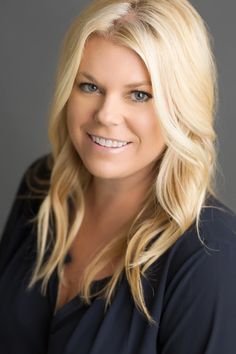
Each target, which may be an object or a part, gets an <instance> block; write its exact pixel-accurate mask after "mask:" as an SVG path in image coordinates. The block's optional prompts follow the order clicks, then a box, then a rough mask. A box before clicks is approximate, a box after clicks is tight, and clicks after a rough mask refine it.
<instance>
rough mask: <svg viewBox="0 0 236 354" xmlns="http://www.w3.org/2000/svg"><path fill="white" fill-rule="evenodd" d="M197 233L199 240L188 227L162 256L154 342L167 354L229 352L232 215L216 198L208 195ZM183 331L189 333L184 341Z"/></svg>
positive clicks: (234, 262) (234, 293)
mask: <svg viewBox="0 0 236 354" xmlns="http://www.w3.org/2000/svg"><path fill="white" fill-rule="evenodd" d="M199 234H200V237H201V240H200V239H199V235H198V233H197V229H196V226H195V224H194V225H192V226H191V227H190V228H189V229H188V230H187V231H186V232H185V233H184V234H183V235H182V236H181V237H180V238H179V239H178V240H177V241H176V243H175V244H174V245H173V246H172V247H171V248H170V249H169V250H168V252H167V253H166V258H165V260H166V262H165V265H164V271H163V273H164V274H163V278H162V281H163V288H164V293H163V298H162V301H163V307H162V320H161V328H160V342H159V343H158V344H159V345H160V347H162V348H167V347H168V348H169V351H168V350H167V352H168V353H169V352H170V353H172V352H175V353H182V352H183V348H186V352H191V348H195V351H194V353H200V352H203V349H202V348H206V347H207V348H208V346H209V348H208V349H209V353H222V352H224V349H225V350H226V352H227V353H232V352H233V351H232V350H231V349H232V348H233V347H235V341H234V337H235V335H234V327H235V326H234V322H235V318H236V317H235V316H236V306H235V298H236V286H235V279H236V214H235V213H234V211H233V210H231V209H230V208H229V207H228V206H227V205H226V204H224V203H223V202H222V201H220V200H219V199H217V198H215V197H213V196H211V197H209V198H208V200H207V202H206V203H205V206H204V207H203V208H202V212H201V217H200V225H199ZM199 323H201V326H199ZM176 328H178V329H179V332H177V331H176ZM179 333H181V335H179ZM184 333H188V334H189V340H186V338H185V336H184ZM190 339H191V340H190ZM170 343H171V344H170ZM226 348H227V349H226ZM230 348H231V349H230ZM164 351H165V350H164Z"/></svg>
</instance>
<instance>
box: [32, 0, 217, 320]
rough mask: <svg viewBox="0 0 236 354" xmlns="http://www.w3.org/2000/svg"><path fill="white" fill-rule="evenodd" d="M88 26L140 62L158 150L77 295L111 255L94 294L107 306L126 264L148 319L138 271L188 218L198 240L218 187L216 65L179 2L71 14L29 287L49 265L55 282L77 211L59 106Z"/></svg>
mask: <svg viewBox="0 0 236 354" xmlns="http://www.w3.org/2000/svg"><path fill="white" fill-rule="evenodd" d="M94 34H97V35H100V36H103V37H104V38H106V39H109V40H111V41H114V42H116V43H118V44H120V45H124V46H126V47H128V48H131V49H132V50H133V51H135V52H136V53H137V54H138V55H139V56H140V57H141V59H142V60H143V62H144V63H145V65H146V67H147V69H148V72H149V74H150V77H151V82H152V89H153V100H154V106H155V110H156V113H157V117H158V118H157V119H159V123H160V127H161V129H162V133H163V136H164V139H165V142H166V148H165V149H164V150H163V152H162V153H161V154H160V156H159V159H158V162H157V165H156V175H155V179H154V181H153V184H152V185H150V190H149V192H148V193H147V195H146V196H145V201H144V203H143V205H142V208H141V210H139V212H138V214H137V215H136V216H135V218H134V219H132V220H130V223H129V224H128V225H127V227H126V228H125V230H123V232H122V233H121V234H120V235H118V236H117V237H114V238H113V239H112V240H111V241H110V243H109V244H108V245H107V246H106V247H104V248H101V249H100V251H99V252H98V253H97V255H96V257H95V258H94V259H93V260H92V261H91V263H90V264H89V265H88V266H87V268H86V269H85V271H84V274H83V281H82V287H81V298H83V299H84V301H85V302H86V303H88V304H89V303H90V301H91V296H92V293H91V284H92V282H93V280H94V279H95V277H96V274H98V272H99V271H101V270H102V269H103V268H104V267H105V266H106V265H108V264H109V263H110V262H111V260H112V259H114V257H117V258H118V259H120V261H119V263H118V266H117V267H116V270H115V272H114V274H113V275H112V277H111V278H110V279H109V282H107V283H106V284H105V286H104V287H103V288H102V289H101V290H100V291H99V292H98V294H100V295H101V296H102V297H103V298H104V299H105V300H106V308H107V306H108V305H109V304H110V303H111V300H112V297H113V295H114V292H115V289H116V286H117V284H118V282H119V279H120V277H121V275H122V274H123V272H125V275H126V277H127V280H128V282H129V285H130V289H131V293H132V296H133V299H134V302H135V305H136V306H137V308H138V309H139V310H140V311H141V313H142V314H143V315H144V317H146V318H147V320H148V321H149V322H150V323H155V321H154V319H153V318H152V317H151V316H150V313H149V311H148V308H147V306H146V304H145V301H144V293H143V288H142V277H143V276H144V277H146V274H147V273H146V271H147V270H148V268H149V267H150V266H151V265H152V264H153V263H154V262H158V259H159V258H160V257H161V255H162V254H164V253H165V252H166V251H167V250H168V249H169V248H170V247H171V246H172V245H173V244H174V243H175V242H176V240H178V239H179V238H180V237H181V235H182V234H183V233H184V232H185V231H186V230H187V229H188V228H189V227H190V226H191V225H193V223H195V224H196V230H197V234H198V237H199V240H200V242H201V243H202V244H203V245H204V243H203V240H202V239H201V235H200V232H199V230H200V213H201V209H202V208H203V207H204V203H205V201H206V199H207V196H208V195H210V194H211V195H213V196H215V197H216V193H217V192H216V178H215V175H216V169H217V159H216V156H217V148H218V147H217V143H218V142H217V136H216V133H215V130H214V121H215V115H216V107H217V98H218V89H217V70H216V64H215V60H214V56H213V51H212V39H211V35H210V31H209V30H208V29H207V26H206V25H205V24H204V21H203V19H202V18H201V17H200V15H199V13H198V12H197V11H196V10H195V8H194V7H193V6H192V5H191V4H190V3H189V2H188V1H187V0H95V1H93V2H92V3H91V4H90V5H89V6H87V7H86V8H85V9H84V10H83V11H82V12H81V14H80V15H79V16H78V17H77V18H76V19H75V20H74V21H73V22H72V24H71V26H70V28H69V30H68V32H67V33H66V35H65V38H64V41H63V45H62V48H61V56H60V60H59V64H58V70H57V78H56V84H55V86H56V87H55V94H54V96H53V100H52V105H51V110H50V119H49V139H50V142H51V145H52V153H51V155H52V164H51V165H52V166H51V174H50V184H49V188H48V192H47V193H46V195H44V197H43V200H42V203H41V205H40V208H39V211H38V213H37V215H36V217H35V220H37V258H36V262H35V267H34V270H33V273H32V277H31V281H30V284H29V288H31V287H32V286H33V285H34V284H35V283H36V282H37V281H38V280H40V279H41V280H42V292H43V293H45V291H46V287H47V284H48V281H49V279H50V277H51V275H52V273H53V271H54V270H55V269H56V270H57V273H58V276H59V279H60V281H62V282H63V264H64V261H65V258H66V255H67V254H68V252H69V250H70V247H71V245H72V243H73V240H74V239H75V237H76V235H77V233H78V230H79V228H80V226H81V223H82V220H83V217H84V212H85V202H84V193H85V190H86V188H87V187H88V185H89V181H90V180H91V175H90V174H89V172H88V171H87V170H86V168H85V166H84V165H83V163H82V161H81V159H80V156H79V155H78V153H77V152H76V150H75V148H74V146H73V145H72V142H71V141H70V138H69V134H68V130H67V124H66V105H67V101H68V98H69V96H70V94H71V91H72V87H73V84H74V80H75V77H76V74H77V71H78V68H79V65H80V62H81V57H82V54H83V49H84V47H85V44H86V41H87V40H88V38H90V37H91V36H92V35H94ZM72 210H73V214H72V213H71V211H72ZM72 215H73V216H72ZM49 244H50V245H52V247H51V252H50V254H49V257H48V258H47V260H46V261H45V258H44V257H45V254H46V252H47V249H48V245H49Z"/></svg>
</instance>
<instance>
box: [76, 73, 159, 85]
mask: <svg viewBox="0 0 236 354" xmlns="http://www.w3.org/2000/svg"><path fill="white" fill-rule="evenodd" d="M78 75H83V76H85V77H86V78H87V79H89V80H91V81H94V82H95V83H96V84H97V85H98V86H101V85H99V83H98V81H97V80H96V79H95V78H94V77H93V76H92V75H90V74H89V73H87V72H85V71H84V72H78ZM144 85H145V86H152V84H151V81H140V82H133V83H132V84H127V85H125V87H137V86H144Z"/></svg>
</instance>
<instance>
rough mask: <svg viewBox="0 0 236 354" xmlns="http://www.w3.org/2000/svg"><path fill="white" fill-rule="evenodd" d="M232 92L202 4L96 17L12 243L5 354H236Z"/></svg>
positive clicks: (119, 9)
mask: <svg viewBox="0 0 236 354" xmlns="http://www.w3.org/2000/svg"><path fill="white" fill-rule="evenodd" d="M216 97H217V80H216V68H215V64H214V59H213V54H212V51H211V46H210V40H209V35H208V33H207V30H206V28H205V26H204V23H203V20H202V19H201V17H200V16H199V14H198V13H197V12H196V10H195V9H194V8H193V7H192V6H191V5H190V4H189V3H188V2H187V1H186V0H168V1H167V0H155V1H154V0H146V1H142V0H140V1H139V0H136V1H132V0H127V1H124V0H119V1H116V0H99V1H94V2H93V3H92V4H90V5H89V6H88V7H87V8H86V9H84V11H83V12H82V13H81V14H80V16H79V17H78V18H77V19H76V20H75V21H74V23H73V24H72V26H71V28H70V29H69V31H68V33H67V35H66V37H65V41H64V46H63V48H62V55H61V59H60V63H59V68H58V76H57V82H56V89H55V96H54V100H53V104H52V109H51V115H50V122H49V137H50V141H51V144H52V152H51V153H50V154H48V155H47V156H43V157H41V158H39V159H38V160H37V161H35V162H33V163H32V165H31V166H30V167H29V168H28V169H27V171H26V173H25V175H24V177H23V179H22V182H21V184H20V186H19V190H18V192H17V196H16V200H15V202H14V205H13V208H12V210H11V213H10V215H9V219H8V222H7V224H6V227H5V230H4V234H3V240H2V242H1V250H0V271H1V276H0V289H1V321H2V329H1V331H0V349H1V352H2V353H14V354H15V353H16V352H18V353H22V354H31V353H34V354H37V353H40V354H45V353H49V354H54V353H56V354H60V353H64V354H67V353H68V354H69V353H70V354H75V353H80V354H88V353H93V354H100V353H103V354H104V353H109V354H110V353H113V354H121V353H122V354H125V353H127V354H137V353H138V354H147V353H148V354H154V353H159V354H164V353H165V354H173V353H174V354H185V353H186V354H189V353H191V354H202V353H207V354H218V353H219V354H222V353H224V354H226V353H227V354H233V353H235V352H236V343H235V340H234V332H235V318H236V305H235V298H236V286H235V284H234V280H235V276H236V267H235V266H236V233H235V231H236V215H235V214H234V213H233V211H232V210H230V209H229V208H228V207H227V206H226V205H224V204H223V203H222V202H221V201H220V200H219V199H218V198H217V194H216V188H215V183H214V181H215V170H216V147H215V145H216V144H215V143H216V133H215V131H214V115H215V111H216Z"/></svg>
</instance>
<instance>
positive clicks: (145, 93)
mask: <svg viewBox="0 0 236 354" xmlns="http://www.w3.org/2000/svg"><path fill="white" fill-rule="evenodd" d="M85 85H87V86H90V87H91V86H95V87H96V88H98V87H97V85H95V84H92V83H89V82H82V83H80V84H78V88H79V90H80V91H82V92H85V93H89V94H90V93H94V92H96V91H85V90H84V89H83V87H84V86H85ZM131 93H142V94H144V95H146V96H147V99H145V100H144V101H139V100H132V101H134V102H137V103H144V102H147V101H148V100H149V99H150V98H152V95H150V94H149V93H147V92H144V91H138V90H136V91H131Z"/></svg>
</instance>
